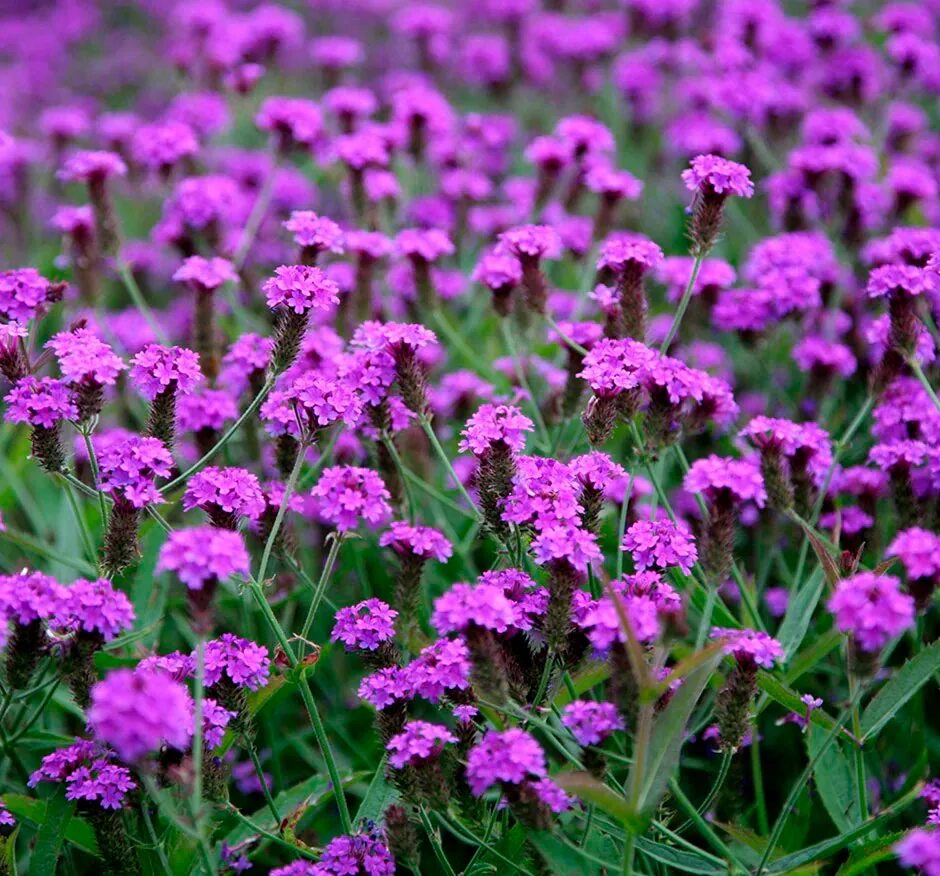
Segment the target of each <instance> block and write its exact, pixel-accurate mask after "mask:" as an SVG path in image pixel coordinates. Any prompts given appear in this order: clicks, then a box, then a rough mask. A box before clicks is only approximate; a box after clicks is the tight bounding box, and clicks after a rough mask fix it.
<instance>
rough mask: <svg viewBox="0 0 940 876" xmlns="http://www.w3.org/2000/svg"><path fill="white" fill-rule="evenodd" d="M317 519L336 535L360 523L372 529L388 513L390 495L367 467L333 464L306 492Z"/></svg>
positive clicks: (389, 513) (388, 514)
mask: <svg viewBox="0 0 940 876" xmlns="http://www.w3.org/2000/svg"><path fill="white" fill-rule="evenodd" d="M310 496H311V498H312V499H313V500H314V504H315V507H316V511H317V514H318V516H319V517H320V518H321V519H322V520H323V521H324V522H326V523H332V524H333V525H334V526H335V527H336V528H337V529H338V530H339V531H340V532H347V531H349V530H350V529H355V528H356V527H357V526H358V525H359V522H360V520H364V521H366V522H367V523H368V524H370V525H372V526H375V525H377V524H380V523H384V522H385V521H386V520H387V519H388V518H389V517H390V516H391V513H392V509H391V506H390V505H389V499H390V498H391V495H390V494H389V492H388V490H387V489H386V487H385V484H384V483H383V482H382V478H380V477H379V476H378V474H376V473H375V472H374V471H372V470H371V469H368V468H357V467H356V466H352V465H336V466H332V467H330V468H327V469H324V471H323V473H322V474H321V475H320V480H319V481H318V482H317V485H316V486H315V487H314V488H313V490H311V492H310Z"/></svg>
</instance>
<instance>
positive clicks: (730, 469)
mask: <svg viewBox="0 0 940 876" xmlns="http://www.w3.org/2000/svg"><path fill="white" fill-rule="evenodd" d="M683 485H684V486H685V488H686V489H687V490H689V491H690V492H692V493H704V494H705V495H714V494H718V493H724V492H726V493H728V494H730V495H731V496H732V497H734V498H735V499H736V500H737V501H739V502H747V501H751V502H753V503H754V504H755V505H757V507H758V508H762V507H763V506H764V503H765V502H766V501H767V493H766V491H765V490H764V479H763V477H762V476H761V473H760V467H759V466H758V465H757V464H756V463H755V462H754V461H753V460H751V459H731V458H729V457H723V456H716V455H715V454H712V455H711V456H707V457H705V459H699V460H696V461H695V462H693V463H692V465H691V467H690V468H689V472H688V474H686V476H685V481H684V482H683Z"/></svg>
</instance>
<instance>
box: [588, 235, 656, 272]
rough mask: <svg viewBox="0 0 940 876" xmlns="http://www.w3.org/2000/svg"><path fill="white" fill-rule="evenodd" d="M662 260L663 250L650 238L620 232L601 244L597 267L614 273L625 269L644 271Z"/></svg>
mask: <svg viewBox="0 0 940 876" xmlns="http://www.w3.org/2000/svg"><path fill="white" fill-rule="evenodd" d="M662 260H663V251H662V250H661V249H660V248H659V247H658V246H657V245H656V244H655V243H653V241H652V240H649V239H648V238H646V237H643V236H642V235H640V234H633V233H620V234H615V235H612V236H611V237H608V238H607V239H606V240H605V241H604V242H603V243H602V244H601V250H600V254H599V256H598V259H597V269H598V270H599V271H600V270H604V269H607V270H610V271H613V272H614V273H615V274H622V273H624V272H626V271H634V272H637V273H641V274H642V273H645V272H646V271H650V270H652V269H653V268H655V267H656V266H657V265H658V264H659V263H660V262H661V261H662Z"/></svg>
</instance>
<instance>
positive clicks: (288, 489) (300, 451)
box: [257, 442, 307, 584]
mask: <svg viewBox="0 0 940 876" xmlns="http://www.w3.org/2000/svg"><path fill="white" fill-rule="evenodd" d="M306 449H307V446H306V444H304V443H303V442H301V444H300V446H299V447H298V448H297V458H296V459H295V460H294V465H293V468H291V470H290V475H289V476H288V478H287V483H286V484H285V485H284V495H283V497H282V498H281V505H280V507H279V508H278V509H277V516H276V517H275V518H274V523H273V524H272V526H271V532H270V533H269V534H268V540H267V541H266V542H265V544H264V552H263V553H262V554H261V565H260V567H259V568H258V576H257V577H258V581H260V582H261V583H262V584H264V580H265V578H264V575H265V572H267V570H268V562H269V560H270V559H271V551H273V550H274V542H275V541H276V540H277V534H278V532H279V531H280V529H281V524H282V523H283V522H284V515H285V514H286V513H287V506H288V503H289V502H290V497H291V495H292V494H293V492H294V487H296V486H297V478H298V477H299V476H300V469H301V466H303V464H304V456H305V454H306Z"/></svg>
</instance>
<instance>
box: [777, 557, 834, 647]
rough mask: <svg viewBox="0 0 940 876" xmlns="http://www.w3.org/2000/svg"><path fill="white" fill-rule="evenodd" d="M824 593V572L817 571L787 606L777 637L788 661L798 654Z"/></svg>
mask: <svg viewBox="0 0 940 876" xmlns="http://www.w3.org/2000/svg"><path fill="white" fill-rule="evenodd" d="M822 592H823V576H822V572H820V571H819V570H818V569H817V570H816V571H815V572H813V574H812V575H810V578H809V580H808V581H807V582H806V583H805V584H804V585H803V586H802V587H800V588H799V590H797V592H796V593H795V594H794V595H793V597H792V598H791V599H790V602H789V604H788V605H787V613H786V614H785V615H784V617H783V621H782V622H781V624H780V629H778V630H777V636H776V638H777V641H778V642H780V644H781V646H782V647H783V653H784V654H785V655H786V660H787V661H789V659H790V658H791V657H792V656H793V655H794V654H795V653H796V650H797V648H799V647H800V644H801V643H802V642H803V638H804V637H805V636H806V631H807V630H808V629H809V625H810V623H811V622H812V620H813V612H815V611H816V606H817V605H818V604H819V598H820V597H821V596H822Z"/></svg>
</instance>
